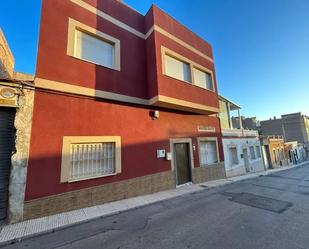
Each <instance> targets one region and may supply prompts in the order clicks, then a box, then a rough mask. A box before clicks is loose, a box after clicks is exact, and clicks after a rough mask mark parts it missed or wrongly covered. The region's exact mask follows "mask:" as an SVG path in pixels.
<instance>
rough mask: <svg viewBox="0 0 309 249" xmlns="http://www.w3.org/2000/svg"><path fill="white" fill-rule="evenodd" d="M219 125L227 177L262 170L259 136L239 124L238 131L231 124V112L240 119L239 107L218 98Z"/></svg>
mask: <svg viewBox="0 0 309 249" xmlns="http://www.w3.org/2000/svg"><path fill="white" fill-rule="evenodd" d="M219 102H220V121H221V122H220V123H221V130H222V143H223V151H224V161H225V171H226V176H227V177H232V176H237V175H242V174H245V173H248V172H258V171H263V170H264V163H263V159H262V153H261V146H260V141H259V134H258V132H257V131H255V130H246V129H244V128H243V127H242V123H241V122H240V124H239V127H240V129H235V128H234V127H233V124H232V119H231V112H235V111H236V112H237V113H238V115H239V120H241V119H240V106H238V105H237V104H235V103H233V102H231V101H230V100H228V99H226V98H224V97H222V96H220V101H219Z"/></svg>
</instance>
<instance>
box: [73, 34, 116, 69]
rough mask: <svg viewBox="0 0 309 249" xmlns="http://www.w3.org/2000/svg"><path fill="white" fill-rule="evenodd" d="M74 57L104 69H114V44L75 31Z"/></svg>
mask: <svg viewBox="0 0 309 249" xmlns="http://www.w3.org/2000/svg"><path fill="white" fill-rule="evenodd" d="M75 34H76V38H75V39H76V43H75V44H76V47H75V57H77V58H79V59H82V60H86V61H90V62H93V63H95V64H99V65H102V66H105V67H109V68H114V67H115V44H113V43H110V42H107V41H104V40H102V39H99V38H97V37H95V36H92V35H89V34H87V33H84V32H81V31H79V30H76V33H75Z"/></svg>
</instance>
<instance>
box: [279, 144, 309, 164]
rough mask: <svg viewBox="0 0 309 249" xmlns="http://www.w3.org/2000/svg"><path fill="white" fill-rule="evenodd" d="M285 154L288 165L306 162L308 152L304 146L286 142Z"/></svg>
mask: <svg viewBox="0 0 309 249" xmlns="http://www.w3.org/2000/svg"><path fill="white" fill-rule="evenodd" d="M284 146H285V152H286V155H287V158H288V159H289V163H290V164H298V163H302V162H304V161H307V160H308V159H309V158H308V150H307V148H306V147H305V146H304V144H301V143H298V142H297V141H293V142H286V143H285V144H284Z"/></svg>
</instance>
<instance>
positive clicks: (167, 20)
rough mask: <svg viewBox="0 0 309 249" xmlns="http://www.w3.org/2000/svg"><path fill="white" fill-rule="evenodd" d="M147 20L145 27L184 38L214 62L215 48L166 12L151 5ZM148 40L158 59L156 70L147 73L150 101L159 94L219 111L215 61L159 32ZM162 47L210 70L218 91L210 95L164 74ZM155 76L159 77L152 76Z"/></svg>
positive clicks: (203, 90)
mask: <svg viewBox="0 0 309 249" xmlns="http://www.w3.org/2000/svg"><path fill="white" fill-rule="evenodd" d="M145 20H146V21H145V25H146V27H147V28H150V27H152V26H153V25H157V26H159V27H160V28H163V29H164V30H165V31H167V32H168V33H169V34H171V35H173V36H174V37H176V38H178V39H181V40H182V41H184V42H185V43H187V44H189V45H190V46H192V47H193V48H194V49H196V50H198V51H200V52H202V53H203V54H204V55H207V56H208V57H210V58H211V59H213V55H212V48H211V46H210V45H209V44H208V43H207V42H205V41H204V40H202V39H201V38H200V37H198V36H197V35H196V34H194V33H193V32H192V31H190V30H188V29H187V28H186V27H184V26H183V25H181V24H180V23H178V22H177V21H176V20H175V19H173V18H172V17H170V16H169V15H167V14H166V13H164V12H163V11H162V10H160V9H159V8H158V7H156V6H152V7H151V9H150V10H149V12H148V13H147V15H146V17H145ZM149 40H151V41H147V43H152V42H153V46H154V47H155V48H154V49H155V56H156V57H155V65H156V70H155V71H154V72H153V71H151V72H149V68H148V72H149V73H150V74H151V76H150V77H148V80H149V81H148V85H149V88H150V90H149V97H150V98H151V97H154V96H156V95H158V94H160V95H164V96H168V97H173V98H176V99H181V100H186V101H190V102H193V103H198V104H202V105H207V106H211V107H216V108H219V104H218V94H217V91H218V89H217V84H216V74H215V67H214V63H213V62H211V61H209V60H207V59H205V58H203V57H202V56H200V55H198V54H197V53H195V52H192V51H191V50H189V49H188V48H185V47H183V46H182V45H180V44H179V43H177V42H175V41H173V40H172V39H170V38H169V37H167V36H165V35H163V34H161V33H160V32H157V31H155V32H154V34H153V35H152V36H150V37H149ZM152 40H153V41H152ZM161 46H164V47H166V48H168V49H170V50H171V51H173V52H176V53H178V54H180V55H182V56H183V57H185V58H187V59H189V60H191V61H193V62H195V63H197V64H199V65H201V66H203V67H205V68H207V69H209V70H211V71H212V72H213V74H214V81H215V82H214V85H215V90H216V92H211V91H208V90H205V89H202V88H200V87H196V86H192V85H190V84H188V83H186V82H183V81H180V80H177V79H174V78H172V77H169V76H166V75H163V69H162V67H163V65H162V53H161ZM149 47H150V48H152V49H153V47H151V45H149V44H148V46H147V48H148V50H147V56H148V53H149V51H151V50H150V49H149ZM151 52H152V51H151ZM151 56H152V55H151ZM151 60H153V58H151ZM148 61H150V59H148ZM151 66H152V65H151ZM154 73H156V75H153V74H154ZM154 84H156V88H154V86H153V85H154Z"/></svg>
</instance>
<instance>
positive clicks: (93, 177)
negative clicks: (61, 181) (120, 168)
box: [67, 173, 117, 183]
mask: <svg viewBox="0 0 309 249" xmlns="http://www.w3.org/2000/svg"><path fill="white" fill-rule="evenodd" d="M116 175H117V173H113V174H108V175H99V176H90V177H85V178H80V179H76V180H68V182H67V183H75V182H81V181H87V180H93V179H98V178H104V177H109V176H116Z"/></svg>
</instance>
